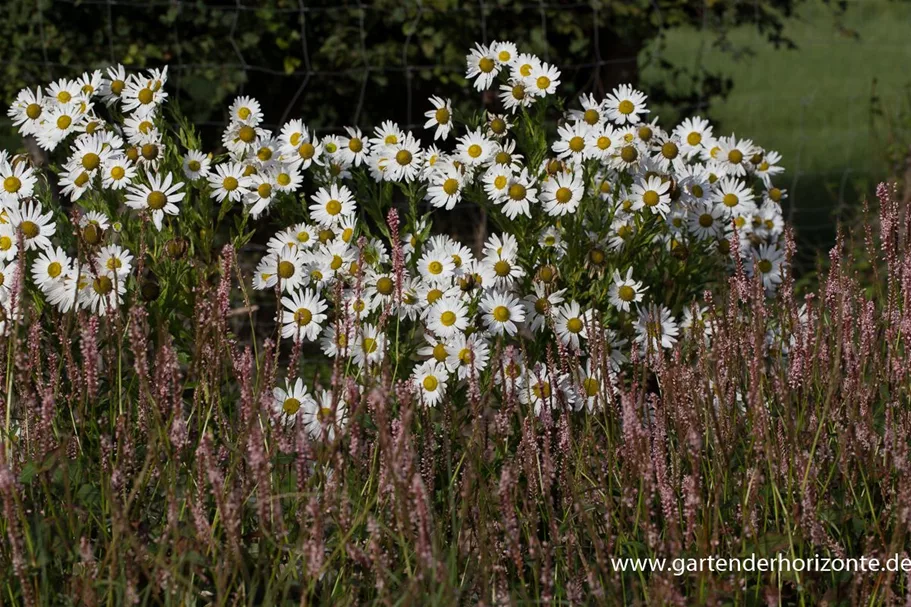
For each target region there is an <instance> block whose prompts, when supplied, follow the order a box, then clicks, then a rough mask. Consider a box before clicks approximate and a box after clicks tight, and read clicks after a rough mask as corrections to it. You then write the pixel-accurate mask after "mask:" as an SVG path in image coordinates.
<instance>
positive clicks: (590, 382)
mask: <svg viewBox="0 0 911 607" xmlns="http://www.w3.org/2000/svg"><path fill="white" fill-rule="evenodd" d="M582 389H583V390H585V395H586V396H589V397H592V396H595V395H597V394H598V391H599V390H600V389H601V384H600V383H599V382H598V380H597V379H595V378H594V377H586V378H585V379H584V380H582Z"/></svg>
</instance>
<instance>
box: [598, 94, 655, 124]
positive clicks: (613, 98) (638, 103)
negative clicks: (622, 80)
mask: <svg viewBox="0 0 911 607" xmlns="http://www.w3.org/2000/svg"><path fill="white" fill-rule="evenodd" d="M646 99H647V97H646V96H645V95H644V94H643V93H641V92H640V91H637V90H636V89H634V88H633V87H631V86H630V85H628V84H621V85H620V86H618V87H617V88H615V89H614V90H613V91H612V92H611V93H610V94H609V95H608V96H607V98H606V99H605V100H604V109H605V111H606V112H607V117H608V118H609V119H610V120H611V121H613V122H614V123H615V124H618V125H621V126H622V125H624V124H636V123H638V122H639V114H648V112H649V110H648V109H646V107H645V100H646Z"/></svg>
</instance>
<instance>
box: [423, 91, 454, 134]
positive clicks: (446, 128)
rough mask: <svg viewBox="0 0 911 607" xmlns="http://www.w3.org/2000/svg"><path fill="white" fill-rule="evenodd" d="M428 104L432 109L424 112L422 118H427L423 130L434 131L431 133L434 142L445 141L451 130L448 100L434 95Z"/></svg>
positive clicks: (450, 108) (450, 107)
mask: <svg viewBox="0 0 911 607" xmlns="http://www.w3.org/2000/svg"><path fill="white" fill-rule="evenodd" d="M430 103H431V104H432V105H433V108H434V109H432V110H428V111H426V112H424V116H425V117H426V118H427V122H425V123H424V128H425V129H436V130H435V131H434V132H433V140H434V141H436V140H437V139H442V140H443V141H446V138H447V137H449V132H450V131H451V130H452V103H451V102H450V101H449V99H442V98H441V97H437V96H436V95H434V96H432V97H431V98H430Z"/></svg>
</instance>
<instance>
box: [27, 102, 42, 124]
mask: <svg viewBox="0 0 911 607" xmlns="http://www.w3.org/2000/svg"><path fill="white" fill-rule="evenodd" d="M25 115H26V116H28V117H29V119H31V120H37V119H38V117H39V116H41V106H40V105H38V104H37V103H30V104H28V107H27V108H25Z"/></svg>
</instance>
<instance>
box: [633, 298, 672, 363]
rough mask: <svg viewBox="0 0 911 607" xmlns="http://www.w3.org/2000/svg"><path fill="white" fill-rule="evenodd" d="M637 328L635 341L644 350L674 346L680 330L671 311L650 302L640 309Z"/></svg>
mask: <svg viewBox="0 0 911 607" xmlns="http://www.w3.org/2000/svg"><path fill="white" fill-rule="evenodd" d="M635 328H636V339H635V342H636V343H637V344H639V346H640V348H641V349H642V351H643V352H658V351H660V350H661V348H667V349H670V348H672V347H674V344H675V343H677V335H678V333H679V332H680V328H679V327H678V326H677V321H676V320H674V317H673V316H672V315H671V311H670V310H669V309H668V308H667V307H665V306H661V305H658V304H654V303H653V304H649V306H648V307H647V308H645V309H644V310H641V309H640V311H639V318H638V319H637V320H636V327H635Z"/></svg>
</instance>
